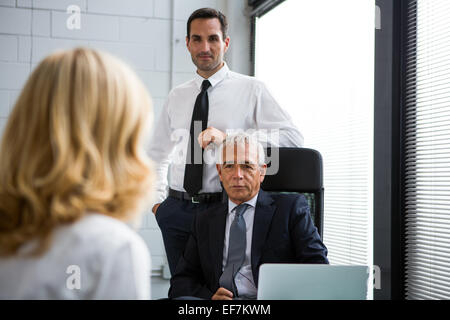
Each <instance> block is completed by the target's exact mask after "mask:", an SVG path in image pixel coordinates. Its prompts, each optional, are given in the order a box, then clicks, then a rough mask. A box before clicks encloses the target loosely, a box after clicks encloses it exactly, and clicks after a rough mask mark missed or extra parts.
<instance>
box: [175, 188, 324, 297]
mask: <svg viewBox="0 0 450 320" xmlns="http://www.w3.org/2000/svg"><path fill="white" fill-rule="evenodd" d="M227 214H228V203H221V204H220V205H218V206H216V207H213V208H211V209H208V210H207V211H205V212H201V213H198V214H197V216H196V217H195V218H194V222H193V225H192V229H191V234H190V236H189V240H188V242H187V244H186V249H185V251H184V254H183V256H182V257H181V258H180V260H179V262H178V265H177V267H176V270H175V273H174V275H173V276H172V279H171V287H170V290H169V298H175V297H180V296H194V297H200V298H204V299H210V298H211V297H212V296H213V294H214V293H215V292H216V291H217V289H218V288H219V278H220V276H221V274H222V259H223V248H224V239H225V223H226V217H227ZM263 263H328V259H327V249H326V247H325V245H324V244H323V243H322V241H321V239H320V236H319V234H318V233H317V229H316V227H315V226H314V224H313V221H312V219H311V216H310V214H309V206H308V203H307V201H306V199H305V197H304V196H303V195H299V194H277V195H272V194H268V193H266V192H264V191H263V190H260V192H259V195H258V199H257V203H256V208H255V218H254V222H253V235H252V247H251V265H252V272H253V279H254V281H255V285H256V286H258V275H259V267H260V265H261V264H263Z"/></svg>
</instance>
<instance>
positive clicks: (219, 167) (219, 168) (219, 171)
mask: <svg viewBox="0 0 450 320" xmlns="http://www.w3.org/2000/svg"><path fill="white" fill-rule="evenodd" d="M216 169H217V173H218V174H219V179H220V181H222V167H221V166H220V165H219V164H216Z"/></svg>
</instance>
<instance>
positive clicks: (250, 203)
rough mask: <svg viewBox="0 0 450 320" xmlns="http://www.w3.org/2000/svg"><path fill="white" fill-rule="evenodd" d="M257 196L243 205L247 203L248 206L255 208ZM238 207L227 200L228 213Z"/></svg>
mask: <svg viewBox="0 0 450 320" xmlns="http://www.w3.org/2000/svg"><path fill="white" fill-rule="evenodd" d="M258 195H259V192H258V193H257V194H256V195H255V196H254V197H253V198H251V199H250V200H248V201H245V202H243V203H247V204H248V205H250V206H252V207H253V208H255V207H256V201H257V200H258ZM237 206H238V205H237V204H236V203H234V202H233V201H231V200H230V199H228V213H231V211H233V209H234V208H236V207H237Z"/></svg>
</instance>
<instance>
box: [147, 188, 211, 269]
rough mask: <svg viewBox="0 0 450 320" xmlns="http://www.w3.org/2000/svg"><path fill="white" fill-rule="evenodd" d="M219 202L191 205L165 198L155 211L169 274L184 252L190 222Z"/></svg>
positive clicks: (189, 202) (185, 201) (188, 202)
mask: <svg viewBox="0 0 450 320" xmlns="http://www.w3.org/2000/svg"><path fill="white" fill-rule="evenodd" d="M218 203H219V202H209V203H192V202H191V201H187V200H179V199H175V198H172V197H167V199H166V200H164V201H163V202H162V203H161V205H160V206H159V207H158V210H157V211H156V221H157V222H158V225H159V228H160V229H161V233H162V236H163V240H164V247H165V249H166V255H167V261H168V262H169V268H170V273H171V274H172V275H173V274H174V272H175V267H176V266H177V263H178V260H179V259H180V258H181V255H182V254H183V252H184V248H185V246H186V243H187V241H188V237H189V232H190V230H191V225H192V220H193V218H194V215H195V214H197V212H201V211H204V210H206V209H208V208H210V207H212V206H216V205H218Z"/></svg>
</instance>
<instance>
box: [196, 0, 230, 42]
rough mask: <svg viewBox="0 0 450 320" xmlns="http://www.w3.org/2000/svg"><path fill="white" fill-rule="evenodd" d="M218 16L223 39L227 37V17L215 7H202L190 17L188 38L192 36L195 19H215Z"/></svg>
mask: <svg viewBox="0 0 450 320" xmlns="http://www.w3.org/2000/svg"><path fill="white" fill-rule="evenodd" d="M214 18H217V19H219V21H220V29H221V30H222V37H223V40H225V39H226V37H227V29H228V21H227V17H225V15H224V14H223V13H222V12H220V11H217V10H215V9H212V8H201V9H197V10H195V11H194V12H192V14H191V16H190V17H189V19H188V21H187V37H188V39H190V38H191V23H192V21H194V20H195V19H214Z"/></svg>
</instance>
